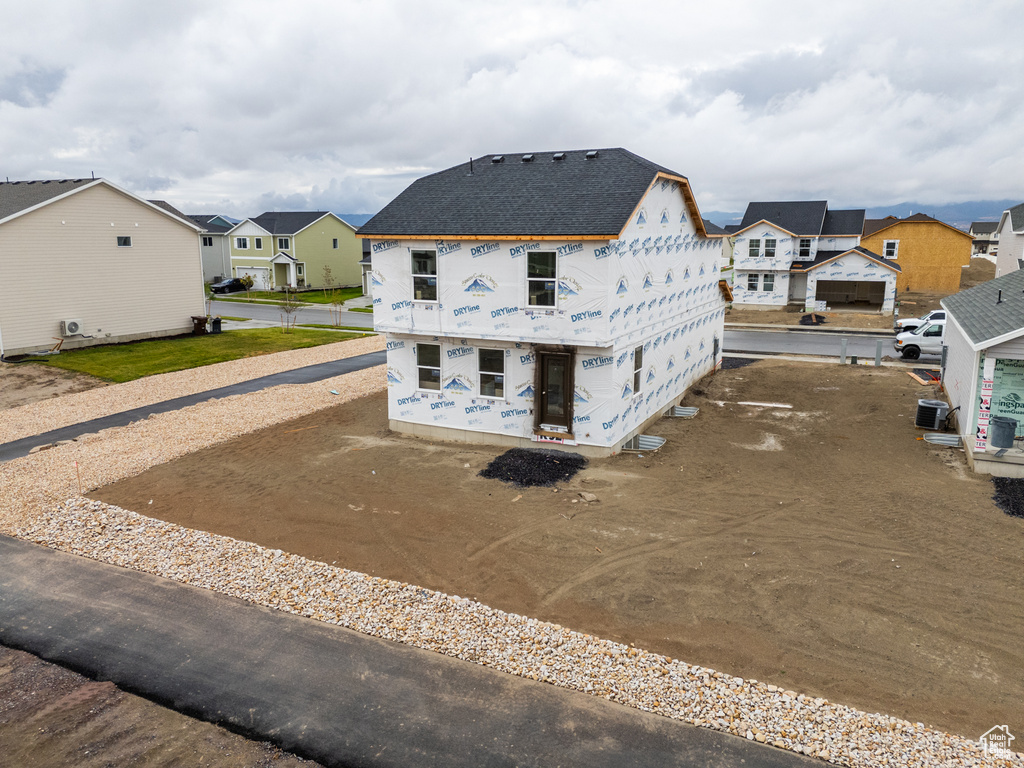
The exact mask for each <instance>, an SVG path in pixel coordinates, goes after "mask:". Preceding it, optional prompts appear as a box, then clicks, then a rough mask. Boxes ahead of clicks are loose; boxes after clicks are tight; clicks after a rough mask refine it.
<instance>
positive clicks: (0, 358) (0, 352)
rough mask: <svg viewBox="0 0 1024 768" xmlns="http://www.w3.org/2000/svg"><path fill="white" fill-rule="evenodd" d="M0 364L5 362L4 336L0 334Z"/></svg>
mask: <svg viewBox="0 0 1024 768" xmlns="http://www.w3.org/2000/svg"><path fill="white" fill-rule="evenodd" d="M0 362H6V360H4V335H3V333H2V332H0Z"/></svg>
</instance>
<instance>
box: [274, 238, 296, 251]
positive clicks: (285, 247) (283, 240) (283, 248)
mask: <svg viewBox="0 0 1024 768" xmlns="http://www.w3.org/2000/svg"><path fill="white" fill-rule="evenodd" d="M281 243H284V245H281ZM291 249H292V239H291V238H290V237H279V238H277V250H279V251H290V250H291Z"/></svg>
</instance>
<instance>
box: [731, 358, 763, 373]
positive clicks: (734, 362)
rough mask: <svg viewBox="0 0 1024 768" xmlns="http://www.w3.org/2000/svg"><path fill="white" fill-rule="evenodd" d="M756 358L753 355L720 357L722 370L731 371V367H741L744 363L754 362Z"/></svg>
mask: <svg viewBox="0 0 1024 768" xmlns="http://www.w3.org/2000/svg"><path fill="white" fill-rule="evenodd" d="M756 362H757V358H755V357H723V358H722V370H723V371H731V370H732V369H733V368H742V367H743V366H745V365H750V364H751V363H756Z"/></svg>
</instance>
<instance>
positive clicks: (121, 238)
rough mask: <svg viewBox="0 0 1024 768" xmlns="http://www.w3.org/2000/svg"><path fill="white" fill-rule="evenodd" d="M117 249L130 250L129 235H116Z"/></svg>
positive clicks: (130, 239) (130, 241)
mask: <svg viewBox="0 0 1024 768" xmlns="http://www.w3.org/2000/svg"><path fill="white" fill-rule="evenodd" d="M117 247H118V248H131V247H132V238H131V235H127V236H126V235H118V237H117Z"/></svg>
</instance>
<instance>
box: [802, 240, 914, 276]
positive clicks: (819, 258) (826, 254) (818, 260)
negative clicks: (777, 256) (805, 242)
mask: <svg viewBox="0 0 1024 768" xmlns="http://www.w3.org/2000/svg"><path fill="white" fill-rule="evenodd" d="M850 251H856V252H857V253H859V254H860V255H861V256H866V257H867V258H869V259H871V260H872V261H875V262H878V263H879V264H881V265H883V266H886V267H889V268H890V269H892V270H895V271H896V272H902V270H901V269H900V265H899V264H897V263H896V262H895V261H890V260H889V259H884V258H882V257H881V256H879V255H878V254H877V253H873V252H872V251H869V250H868V249H867V248H861V247H860V246H859V245H858V246H857V247H856V248H847V249H846V250H845V251H818V252H817V253H816V254H814V258H813V259H810V260H806V259H805V260H804V261H794V262H793V264H792V265H791V266H790V269H791V270H792V271H795V272H806V271H807V270H809V269H813V268H814V267H817V266H819V265H821V264H824V263H825V262H826V261H830V260H832V259H834V258H836V257H837V256H842V255H843V254H844V253H850Z"/></svg>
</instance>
